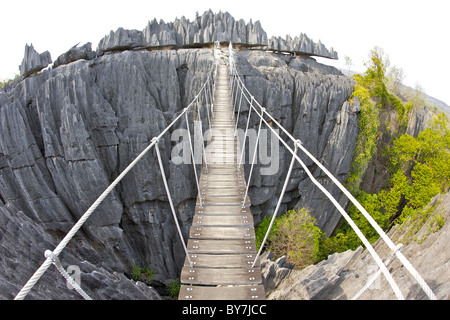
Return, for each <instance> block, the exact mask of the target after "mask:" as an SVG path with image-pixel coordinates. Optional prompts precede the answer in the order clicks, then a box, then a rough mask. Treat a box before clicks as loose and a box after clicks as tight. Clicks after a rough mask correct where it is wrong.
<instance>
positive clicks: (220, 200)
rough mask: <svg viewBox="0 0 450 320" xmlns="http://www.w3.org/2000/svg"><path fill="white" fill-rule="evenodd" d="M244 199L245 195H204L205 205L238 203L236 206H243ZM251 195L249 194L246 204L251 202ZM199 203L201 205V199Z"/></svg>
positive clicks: (203, 201)
mask: <svg viewBox="0 0 450 320" xmlns="http://www.w3.org/2000/svg"><path fill="white" fill-rule="evenodd" d="M243 201H244V197H243V196H232V197H220V196H214V197H208V196H202V205H203V206H222V205H229V206H231V205H236V206H239V205H240V206H242V205H243ZM249 202H250V200H249V197H248V196H247V201H245V203H244V205H245V204H246V203H247V204H248V203H249ZM197 204H198V205H200V201H199V202H197Z"/></svg>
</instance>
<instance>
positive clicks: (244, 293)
mask: <svg viewBox="0 0 450 320" xmlns="http://www.w3.org/2000/svg"><path fill="white" fill-rule="evenodd" d="M265 298H266V293H265V291H264V286H263V285H261V284H259V285H252V286H226V287H206V286H187V285H182V286H181V287H180V293H179V295H178V300H265Z"/></svg>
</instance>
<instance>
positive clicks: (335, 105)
mask: <svg viewBox="0 0 450 320" xmlns="http://www.w3.org/2000/svg"><path fill="white" fill-rule="evenodd" d="M228 36H231V37H233V39H234V40H235V41H236V42H238V41H239V39H240V41H245V43H247V44H258V43H259V42H264V41H266V40H265V39H266V36H265V33H264V32H263V30H262V28H261V25H260V24H259V23H258V22H255V23H252V22H250V23H248V24H245V23H244V21H243V20H239V21H236V20H234V19H233V18H232V17H231V16H229V15H228V14H226V13H225V14H218V15H214V14H212V13H208V12H207V13H205V14H204V15H203V16H201V17H197V18H196V20H195V23H190V22H188V21H187V20H186V19H184V18H182V19H178V20H176V21H175V22H174V23H168V24H165V23H163V22H161V21H160V22H159V23H157V22H156V20H154V21H153V22H151V23H149V25H148V26H147V28H146V29H145V31H143V32H141V31H136V30H131V31H130V30H124V29H118V31H117V32H112V33H111V34H110V35H109V36H107V37H105V38H104V39H103V40H102V41H101V42H100V44H99V50H100V51H99V53H101V52H102V53H106V52H107V51H111V52H110V54H103V55H99V56H96V57H93V55H92V51H91V50H90V48H89V46H88V45H86V46H83V47H81V48H77V47H75V48H72V49H70V50H69V51H68V52H67V53H66V54H64V55H62V56H61V57H60V58H58V59H57V61H58V62H57V63H56V65H55V66H54V68H53V69H49V70H45V71H44V72H42V73H40V74H37V75H35V76H33V77H28V78H26V79H24V80H23V81H21V82H20V83H18V84H16V85H14V86H13V87H11V88H9V89H8V90H6V91H2V92H0V124H1V126H0V210H1V211H2V219H3V220H2V223H1V224H0V244H1V250H2V254H1V255H0V256H1V257H2V260H1V264H2V268H0V278H1V279H5V281H4V282H3V281H2V286H3V287H2V290H0V297H1V298H3V299H10V298H12V297H13V296H14V295H15V294H16V293H17V292H18V291H19V289H20V288H21V287H22V286H23V285H24V284H25V282H26V281H27V280H28V278H29V277H30V276H31V275H32V274H33V273H34V272H35V270H36V269H37V268H38V267H39V265H40V264H41V263H42V261H43V252H44V251H45V250H47V249H50V250H51V249H53V248H54V247H55V245H56V244H57V243H59V241H60V240H61V239H62V237H63V236H64V235H65V234H66V233H67V232H68V231H69V230H70V228H71V227H72V226H73V225H74V223H75V222H76V221H77V220H78V219H79V218H80V216H81V215H82V214H83V213H84V212H85V211H86V209H87V208H88V207H89V206H90V205H91V204H92V203H93V202H94V201H95V199H97V197H98V196H99V195H100V194H101V193H102V192H103V190H104V189H105V188H106V187H107V186H108V185H109V184H110V183H111V182H112V181H113V180H114V179H115V178H116V177H117V176H118V175H119V174H120V173H121V172H122V171H123V170H124V169H125V168H126V167H127V166H128V164H129V163H130V162H132V161H133V160H134V159H135V157H136V156H137V155H138V154H139V153H140V152H141V151H142V150H143V149H144V148H146V147H147V145H148V144H149V143H150V142H151V140H152V138H153V137H155V136H157V135H158V134H159V133H160V132H161V131H162V130H163V129H164V128H165V127H166V126H167V125H168V124H169V123H170V122H171V121H172V120H173V119H174V118H175V117H176V115H177V114H178V113H179V112H181V111H182V110H183V108H184V107H186V106H187V104H188V103H189V102H190V101H191V100H192V99H193V98H194V97H195V95H196V93H197V91H198V90H199V89H200V86H201V85H202V84H203V83H204V81H205V80H206V78H207V75H208V73H209V72H210V71H211V66H212V64H213V62H214V55H213V51H212V50H211V49H178V50H156V51H147V50H130V49H136V48H145V47H148V46H155V45H157V46H164V45H173V44H174V43H176V46H179V44H181V43H182V44H183V46H184V45H186V44H193V43H194V44H195V43H197V41H204V42H206V41H215V40H217V39H228V38H227V37H228ZM78 49H80V50H78ZM30 50H31V49H30ZM30 52H31V51H30ZM85 54H86V55H85ZM236 56H237V60H238V72H239V74H240V75H241V77H242V78H243V80H244V82H245V84H246V86H247V87H248V89H249V90H250V92H252V94H253V95H254V97H255V99H256V100H257V101H258V102H260V103H261V104H262V105H263V106H264V107H266V108H267V110H268V111H269V112H270V113H271V114H272V115H273V116H274V118H275V119H276V120H277V121H279V122H280V123H281V124H282V125H283V126H284V127H285V128H286V129H287V130H288V131H289V132H291V133H292V134H293V135H294V136H295V137H296V138H299V139H301V140H302V141H303V143H304V145H305V146H306V147H307V148H308V149H309V150H310V151H311V153H313V154H314V155H315V156H316V157H317V158H318V159H319V160H320V161H322V162H323V163H325V164H326V165H327V166H328V167H329V168H330V170H331V171H332V172H334V173H335V174H336V175H337V177H338V178H339V179H340V180H341V181H343V180H344V179H345V177H346V174H347V173H348V170H349V166H350V162H351V157H352V152H353V149H354V144H355V138H356V134H357V114H358V112H359V108H358V104H355V105H350V104H349V103H348V102H346V101H347V100H348V98H349V96H350V95H351V93H352V91H353V85H354V83H353V80H351V79H349V78H348V77H345V76H343V75H342V74H341V73H340V72H339V71H338V70H337V69H335V68H332V67H328V66H325V65H322V64H319V63H317V62H316V61H315V60H314V59H312V58H310V57H307V56H297V57H296V58H295V59H294V58H293V57H292V56H284V55H277V54H273V53H268V52H264V51H245V50H243V51H238V52H236ZM44 60H45V59H44ZM45 62H48V60H46V61H45ZM49 63H50V62H49ZM40 64H41V65H45V63H43V62H42V61H41V62H40ZM27 70H28V71H29V70H30V69H29V68H27ZM248 110H249V108H248V104H246V102H243V104H242V114H241V116H240V121H239V122H240V127H241V128H242V127H244V126H245V123H246V121H247V117H248ZM202 116H203V122H204V123H207V118H206V114H205V113H203V114H202ZM190 117H191V118H192V115H190ZM250 120H251V121H250V125H251V127H252V128H255V127H256V126H257V119H256V118H255V117H252V118H251V119H250ZM177 128H186V123H185V121H184V119H182V120H181V121H180V122H179V124H177V126H176V127H174V129H177ZM191 129H192V130H193V128H191ZM171 133H172V130H171V131H170V132H169V133H168V134H167V136H165V137H164V138H163V139H162V140H161V142H160V149H161V153H162V158H163V162H164V164H165V174H166V176H167V178H168V180H169V186H170V188H171V195H172V199H173V201H174V205H175V207H176V211H177V215H178V218H179V220H180V223H181V228H182V231H183V233H184V236H185V238H187V233H188V230H189V227H190V224H191V222H192V216H193V213H194V207H195V201H196V196H197V190H196V183H195V181H194V173H193V170H192V166H190V165H188V164H182V165H175V164H174V163H173V162H172V161H170V159H171V151H172V147H173V143H174V142H173V141H171V136H170V135H171ZM271 148H272V147H270V148H269V151H270V150H273V151H274V152H277V153H276V155H277V156H278V159H279V167H277V169H278V170H276V172H275V174H271V175H264V174H261V173H262V171H261V170H260V169H264V165H261V164H258V165H256V167H255V169H254V174H253V176H252V179H251V181H249V184H250V192H249V195H250V198H251V201H252V204H253V206H252V213H253V214H254V217H255V221H256V223H259V221H260V220H261V219H262V217H264V216H267V215H270V214H271V213H272V212H273V210H274V208H275V205H276V202H277V199H278V197H279V193H280V190H281V186H282V184H283V182H284V176H285V174H286V171H287V167H288V163H289V161H290V155H289V154H288V153H287V152H286V151H285V150H284V148H283V147H282V146H280V148H279V153H278V151H276V149H271ZM273 148H275V146H273ZM246 154H247V157H248V154H249V153H248V150H247V153H246ZM299 155H300V154H299ZM301 156H302V157H303V155H301ZM246 162H247V163H248V158H247V159H246ZM305 162H306V164H307V165H308V167H309V168H310V170H312V172H314V175H315V176H317V177H318V178H319V179H324V178H323V176H322V173H321V172H320V171H318V170H317V168H316V167H315V165H314V164H313V163H312V162H311V161H309V160H306V159H305ZM246 171H247V175H248V171H249V166H248V165H247V166H246ZM308 180H309V179H308V178H307V176H306V174H305V172H303V170H302V169H301V168H300V167H299V166H296V167H295V168H294V171H293V174H292V176H291V178H290V180H289V186H288V189H287V193H286V195H285V197H284V198H283V199H282V201H283V205H282V208H281V211H280V212H283V211H284V210H287V209H290V208H293V207H294V206H295V205H298V206H307V207H310V208H313V209H314V210H313V214H314V215H315V216H316V217H317V219H318V223H319V225H320V227H322V228H323V229H324V230H326V231H327V232H330V230H332V229H333V228H334V227H335V225H336V223H337V220H338V219H339V215H338V214H337V212H335V210H334V209H332V208H330V203H328V202H327V201H326V200H324V197H323V195H321V194H320V193H319V192H318V191H317V190H315V189H314V188H311V184H310V182H309V181H308ZM330 191H331V192H332V193H333V194H334V195H335V196H336V197H338V198H339V197H340V193H339V192H337V191H336V190H335V189H333V188H332V187H330ZM342 202H343V203H345V200H342ZM5 228H6V229H5ZM22 234H26V236H22ZM6 235H7V236H6ZM21 237H22V238H21ZM16 245H17V246H20V249H19V250H18V249H17V246H16ZM61 260H62V263H63V265H64V266H66V267H67V266H68V265H78V266H80V268H81V270H82V273H83V274H82V279H83V278H86V281H84V280H82V281H83V283H85V284H86V286H83V288H84V289H85V290H86V291H88V293H89V292H90V293H92V294H93V292H96V294H93V295H94V296H95V297H96V298H99V299H108V297H117V298H121V299H122V298H125V296H126V295H128V296H129V298H133V297H145V298H157V296H156V295H155V294H154V292H153V290H152V289H145V290H144V289H142V288H143V287H142V286H141V285H139V286H137V287H136V286H130V283H131V282H129V281H128V280H127V279H125V277H126V276H128V277H129V276H130V272H131V267H132V265H134V264H136V265H140V266H147V267H149V268H150V269H153V270H155V273H156V277H157V279H158V280H160V281H164V280H166V279H173V278H177V277H178V276H179V272H180V270H181V266H182V264H183V262H184V252H183V250H182V245H181V242H180V239H179V237H178V235H177V233H176V227H175V224H174V221H173V217H172V215H171V211H170V206H169V203H168V201H167V196H166V193H165V190H164V185H163V182H162V179H161V172H160V171H159V167H158V164H157V160H156V157H155V155H154V153H153V151H152V152H149V154H147V155H146V156H145V157H144V158H143V159H142V160H141V161H140V162H139V163H138V165H137V166H136V167H135V168H134V169H133V170H132V171H130V173H129V174H128V175H127V176H126V177H125V178H124V179H123V180H122V181H121V183H120V184H119V185H118V186H117V187H116V188H115V189H114V190H113V192H111V194H110V195H109V196H108V197H107V198H106V199H105V201H104V203H103V204H102V205H100V207H99V208H98V209H97V210H96V212H94V214H93V215H92V216H91V217H90V218H89V220H88V221H87V223H86V224H85V225H84V226H83V227H82V229H81V230H80V232H79V233H78V234H77V236H76V237H75V239H73V240H72V241H71V242H70V244H69V246H68V247H67V248H66V249H65V250H64V251H63V254H62V256H61ZM48 272H49V275H46V276H45V277H44V278H43V279H41V280H40V282H39V283H40V285H39V287H40V288H41V289H42V288H44V289H42V290H43V291H40V289H36V290H33V293H32V294H31V295H30V298H45V297H48V298H72V297H74V294H73V293H72V292H71V291H68V290H66V289H65V284H64V281H62V280H61V279H58V281H59V284H57V285H55V277H54V276H51V272H56V271H55V270H52V271H51V270H49V271H48ZM54 287H55V288H56V290H55V291H54V292H52V293H51V291H52V289H53V288H54ZM116 287H118V288H124V289H123V292H125V293H123V295H122V293H114V292H113V291H114V290H113V289H114V288H116ZM3 289H4V290H3ZM89 290H91V291H89ZM120 290H122V289H120ZM75 296H76V295H75Z"/></svg>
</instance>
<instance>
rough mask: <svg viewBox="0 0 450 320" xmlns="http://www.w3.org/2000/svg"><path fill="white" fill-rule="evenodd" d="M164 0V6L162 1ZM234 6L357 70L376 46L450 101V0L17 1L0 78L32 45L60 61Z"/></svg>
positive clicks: (240, 15)
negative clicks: (122, 34)
mask: <svg viewBox="0 0 450 320" xmlns="http://www.w3.org/2000/svg"><path fill="white" fill-rule="evenodd" d="M156 3H157V4H156ZM209 8H211V9H212V10H213V12H219V11H228V12H229V13H230V14H231V15H232V16H233V17H234V18H235V19H236V20H237V19H244V20H245V22H246V23H247V22H249V20H250V19H252V20H253V21H256V20H260V21H261V24H262V27H263V29H264V30H265V31H266V32H267V35H268V36H269V37H271V36H282V37H284V36H285V35H286V34H290V35H291V36H296V35H299V34H300V33H301V32H303V33H305V34H306V35H307V36H308V37H309V38H311V39H312V40H314V41H315V42H317V41H318V40H319V39H320V40H321V41H322V43H323V44H324V45H325V46H326V47H327V48H329V47H333V48H334V49H335V50H336V51H337V52H338V54H339V59H340V60H338V61H337V62H334V61H332V60H328V59H318V60H319V61H320V62H322V63H327V64H331V65H335V66H338V67H345V63H344V56H349V57H350V58H351V59H352V60H353V63H354V66H353V67H352V69H353V70H357V71H364V70H365V67H364V64H363V62H364V61H367V60H368V54H369V51H370V50H371V49H373V48H374V47H375V46H379V47H381V48H383V49H384V51H385V52H386V53H387V54H388V55H389V57H390V61H391V65H396V66H398V67H400V68H402V69H403V71H404V73H405V75H406V78H405V81H404V83H405V84H406V85H409V86H412V87H414V86H415V84H416V83H419V84H420V85H421V86H422V87H423V88H424V90H425V92H426V93H427V94H429V95H431V96H434V97H435V98H438V99H440V100H442V101H444V102H446V103H447V104H450V87H449V81H448V78H447V75H449V74H450V64H449V62H448V56H449V52H450V41H449V38H450V34H449V33H450V26H449V23H448V18H449V9H448V8H449V6H448V1H446V0H428V1H424V0H421V1H417V0H407V1H405V0H389V1H387V0H372V1H362V0H359V1H357V0H339V1H337V0H334V1H333V0H318V1H312V0H309V1H303V0H292V1H289V0H281V1H265V0H259V1H248V0H246V1H244V0H238V1H236V0H222V1H212V0H196V1H194V0H191V1H190V0H185V1H178V0H158V1H149V0H147V1H139V0H120V1H117V0H108V1H99V0H89V1H86V0H77V1H70V2H69V1H67V2H66V1H61V0H59V1H57V0H39V1H38V0H34V1H25V0H15V1H7V2H6V3H2V5H1V6H0V25H1V30H2V31H1V38H0V46H1V50H0V79H5V78H12V77H14V75H15V74H17V73H18V66H19V65H20V63H21V62H22V58H23V54H24V48H25V44H26V43H28V44H30V43H33V45H34V47H35V49H36V50H37V51H38V52H43V51H45V50H48V51H50V53H51V56H52V59H53V60H56V58H57V57H58V56H59V55H60V54H62V53H64V52H65V51H67V50H68V49H69V48H70V47H72V46H73V45H75V44H77V43H78V42H80V44H81V45H82V44H85V43H86V42H92V47H93V49H94V50H95V49H96V48H97V44H98V42H99V40H100V39H101V38H102V37H104V36H105V35H106V34H108V33H109V31H110V30H116V29H117V28H118V27H123V28H125V29H137V30H143V29H144V28H145V26H146V25H147V22H148V21H149V20H152V19H153V18H157V20H158V21H159V20H160V19H163V20H164V21H166V22H171V21H173V20H175V18H176V17H181V16H185V17H186V18H188V19H189V20H191V21H192V20H193V19H194V17H195V13H196V11H198V12H199V14H202V13H203V12H204V11H206V10H208V9H209Z"/></svg>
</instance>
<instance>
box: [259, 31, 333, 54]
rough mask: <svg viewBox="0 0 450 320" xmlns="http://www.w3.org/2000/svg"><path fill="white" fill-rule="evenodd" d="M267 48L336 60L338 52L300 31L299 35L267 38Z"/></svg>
mask: <svg viewBox="0 0 450 320" xmlns="http://www.w3.org/2000/svg"><path fill="white" fill-rule="evenodd" d="M267 49H268V50H274V51H281V52H294V53H296V54H306V55H311V56H319V57H324V58H330V59H334V60H338V54H337V52H336V51H334V49H333V48H330V50H328V49H327V48H326V47H325V46H324V45H323V44H322V42H320V40H319V42H318V43H314V42H313V41H312V40H311V39H309V38H308V37H307V36H306V35H305V34H303V33H301V34H300V36H299V37H294V38H292V37H290V36H289V35H287V36H286V39H283V38H281V37H271V38H270V39H269V42H268V45H267Z"/></svg>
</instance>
